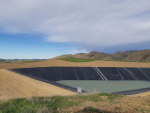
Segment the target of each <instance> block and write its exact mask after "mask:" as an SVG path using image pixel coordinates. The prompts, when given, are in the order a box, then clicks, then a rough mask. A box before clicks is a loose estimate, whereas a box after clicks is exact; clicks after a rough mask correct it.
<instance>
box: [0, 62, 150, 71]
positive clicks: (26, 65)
mask: <svg viewBox="0 0 150 113" xmlns="http://www.w3.org/2000/svg"><path fill="white" fill-rule="evenodd" d="M50 66H68V67H71V66H74V67H150V63H139V62H121V61H102V60H96V61H91V62H69V61H63V60H46V61H41V62H33V63H23V64H0V69H11V68H31V67H50Z"/></svg>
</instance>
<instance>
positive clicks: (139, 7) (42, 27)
mask: <svg viewBox="0 0 150 113" xmlns="http://www.w3.org/2000/svg"><path fill="white" fill-rule="evenodd" d="M141 49H150V0H0V58H6V59H7V58H8V59H14V58H52V57H54V56H57V55H61V54H75V53H87V52H90V51H99V52H106V53H115V52H117V51H127V50H141Z"/></svg>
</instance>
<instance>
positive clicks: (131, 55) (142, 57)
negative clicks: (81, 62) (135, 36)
mask: <svg viewBox="0 0 150 113" xmlns="http://www.w3.org/2000/svg"><path fill="white" fill-rule="evenodd" d="M60 58H83V59H100V60H123V61H134V62H150V50H131V51H126V52H121V51H118V52H116V53H114V54H107V53H103V52H96V51H92V52H89V53H87V54H85V53H77V54H75V55H71V54H69V55H61V56H57V57H54V58H53V59H60Z"/></svg>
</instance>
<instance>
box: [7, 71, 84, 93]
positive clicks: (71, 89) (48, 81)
mask: <svg viewBox="0 0 150 113" xmlns="http://www.w3.org/2000/svg"><path fill="white" fill-rule="evenodd" d="M8 70H9V71H13V72H15V73H17V72H16V71H14V70H12V69H8ZM19 74H21V75H24V76H27V77H30V78H33V79H36V80H39V81H42V82H46V83H49V84H52V85H54V86H58V87H60V88H63V89H66V90H69V91H72V92H75V93H87V91H84V90H81V92H77V88H74V87H70V86H67V85H64V84H60V83H57V82H55V81H50V80H45V79H42V78H39V77H35V76H32V75H28V74H24V73H21V72H19Z"/></svg>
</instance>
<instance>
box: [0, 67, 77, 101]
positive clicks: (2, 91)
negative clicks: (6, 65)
mask: <svg viewBox="0 0 150 113" xmlns="http://www.w3.org/2000/svg"><path fill="white" fill-rule="evenodd" d="M73 94H75V93H73V92H71V91H68V90H65V89H62V88H59V87H56V86H53V85H51V84H48V83H44V82H41V81H38V80H34V79H32V78H29V77H26V76H23V75H20V74H17V73H14V72H11V71H8V70H5V69H0V99H11V98H22V97H32V96H53V95H73Z"/></svg>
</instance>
